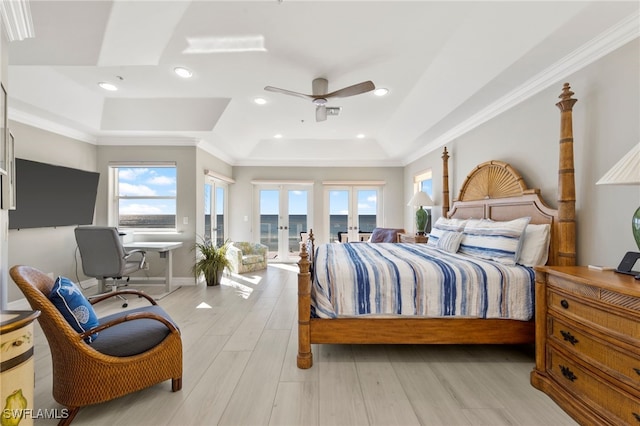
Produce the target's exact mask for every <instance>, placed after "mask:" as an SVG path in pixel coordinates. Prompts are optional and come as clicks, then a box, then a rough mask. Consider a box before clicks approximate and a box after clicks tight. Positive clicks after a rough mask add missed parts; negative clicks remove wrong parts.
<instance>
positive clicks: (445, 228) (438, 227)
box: [427, 217, 467, 248]
mask: <svg viewBox="0 0 640 426" xmlns="http://www.w3.org/2000/svg"><path fill="white" fill-rule="evenodd" d="M466 224H467V219H447V218H445V217H439V218H438V220H436V223H434V224H433V227H432V228H431V233H430V234H429V240H428V241H427V246H429V247H433V248H438V240H439V239H440V238H441V237H442V236H443V235H445V234H446V233H448V232H461V231H462V230H463V229H464V226H465V225H466Z"/></svg>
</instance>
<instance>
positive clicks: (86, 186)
mask: <svg viewBox="0 0 640 426" xmlns="http://www.w3.org/2000/svg"><path fill="white" fill-rule="evenodd" d="M15 167H16V209H15V210H10V211H9V229H22V228H45V227H55V226H70V225H91V224H92V223H93V212H94V210H95V206H96V196H97V192H98V180H99V179H100V173H96V172H89V171H86V170H79V169H73V168H69V167H62V166H55V165H52V164H46V163H39V162H37V161H31V160H24V159H22V158H16V162H15Z"/></svg>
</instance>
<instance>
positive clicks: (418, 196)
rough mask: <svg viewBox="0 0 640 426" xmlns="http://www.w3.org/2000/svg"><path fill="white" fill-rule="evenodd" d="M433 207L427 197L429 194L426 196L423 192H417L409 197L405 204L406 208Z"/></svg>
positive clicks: (429, 198)
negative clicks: (407, 202)
mask: <svg viewBox="0 0 640 426" xmlns="http://www.w3.org/2000/svg"><path fill="white" fill-rule="evenodd" d="M432 205H433V200H432V199H431V197H429V194H427V193H426V192H424V191H418V192H416V193H415V194H413V197H411V200H409V204H407V206H411V207H422V206H432Z"/></svg>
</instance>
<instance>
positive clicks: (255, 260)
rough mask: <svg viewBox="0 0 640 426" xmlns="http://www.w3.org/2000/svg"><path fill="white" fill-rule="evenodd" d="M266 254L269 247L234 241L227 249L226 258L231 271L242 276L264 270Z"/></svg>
mask: <svg viewBox="0 0 640 426" xmlns="http://www.w3.org/2000/svg"><path fill="white" fill-rule="evenodd" d="M268 252H269V247H267V246H265V245H264V244H260V243H248V242H238V241H235V242H233V243H231V244H230V245H229V248H228V249H227V258H228V259H229V261H231V264H232V265H233V266H232V271H235V272H237V273H239V274H243V273H245V272H253V271H258V270H260V269H266V267H267V253H268Z"/></svg>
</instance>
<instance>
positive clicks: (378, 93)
mask: <svg viewBox="0 0 640 426" xmlns="http://www.w3.org/2000/svg"><path fill="white" fill-rule="evenodd" d="M387 93H389V89H387V88H384V87H380V88H378V89H376V90H374V91H373V94H374V95H376V96H385V95H386V94H387Z"/></svg>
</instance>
